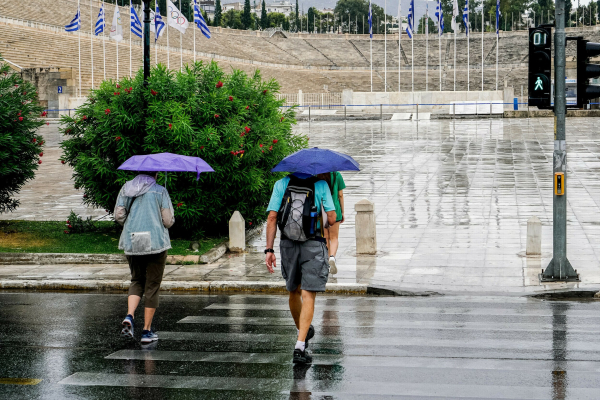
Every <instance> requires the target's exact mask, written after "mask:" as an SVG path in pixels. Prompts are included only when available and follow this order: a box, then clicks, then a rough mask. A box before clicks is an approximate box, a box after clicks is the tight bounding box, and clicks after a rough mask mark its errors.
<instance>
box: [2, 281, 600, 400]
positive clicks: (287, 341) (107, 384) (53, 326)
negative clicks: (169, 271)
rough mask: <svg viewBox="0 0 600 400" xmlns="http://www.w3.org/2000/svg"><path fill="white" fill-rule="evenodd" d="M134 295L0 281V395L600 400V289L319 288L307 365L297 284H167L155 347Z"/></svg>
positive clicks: (4, 397)
mask: <svg viewBox="0 0 600 400" xmlns="http://www.w3.org/2000/svg"><path fill="white" fill-rule="evenodd" d="M125 305H126V295H124V294H59V293H7V292H1V293H0V321H1V322H2V323H1V324H0V360H1V362H0V398H2V399H148V400H151V399H192V398H193V399H198V398H202V399H238V398H239V399H309V398H310V399H359V398H360V399H387V398H398V399H430V400H431V399H474V398H476V399H598V398H599V395H598V393H600V372H599V371H600V338H599V337H598V334H597V333H598V330H599V329H600V316H599V315H600V302H593V301H592V302H554V301H542V300H537V299H528V298H522V297H520V298H519V297H491V296H486V297H483V296H482V297H478V296H438V297H429V298H416V297H405V298H398V297H396V298H386V297H340V296H336V297H334V296H318V297H317V306H316V313H315V318H314V325H315V327H316V336H315V338H314V340H313V341H311V344H310V348H311V349H312V351H313V354H314V362H313V364H312V365H311V366H306V367H298V366H293V364H292V363H291V356H292V354H291V352H292V350H293V346H294V343H295V340H296V339H295V335H296V330H295V328H294V326H293V322H292V319H291V317H290V316H289V313H288V311H287V298H286V297H285V296H275V295H273V296H267V295H231V296H192V295H190V296H185V295H176V296H174V295H163V296H162V297H161V304H160V307H159V309H158V313H157V317H156V324H155V325H156V327H157V329H158V332H159V337H160V339H159V342H158V343H157V344H156V345H155V346H151V347H148V348H143V347H142V346H141V345H140V344H139V343H137V342H130V341H127V340H123V339H121V338H119V336H118V332H119V324H120V321H121V320H122V318H123V312H124V310H125V308H124V307H125ZM138 317H140V318H141V314H140V315H138ZM137 338H138V339H139V331H138V332H137ZM17 379H21V380H17ZM36 380H41V381H36ZM11 383H12V384H11ZM16 383H20V384H16ZM24 383H29V385H25V384H24Z"/></svg>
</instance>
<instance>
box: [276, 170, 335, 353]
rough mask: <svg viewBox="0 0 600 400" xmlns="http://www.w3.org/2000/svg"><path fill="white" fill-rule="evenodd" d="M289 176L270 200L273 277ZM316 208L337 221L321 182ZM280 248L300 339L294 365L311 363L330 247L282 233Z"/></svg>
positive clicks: (318, 240) (322, 240) (298, 176)
mask: <svg viewBox="0 0 600 400" xmlns="http://www.w3.org/2000/svg"><path fill="white" fill-rule="evenodd" d="M294 177H295V178H294V181H295V182H297V181H299V180H303V179H307V178H310V177H312V175H307V174H300V173H295V174H294ZM289 183H290V177H288V176H286V177H285V178H283V179H280V180H278V181H277V182H275V186H274V187H273V194H272V195H271V201H270V202H269V206H268V207H267V212H268V213H269V216H268V217H267V248H266V249H265V263H266V264H267V269H268V270H269V272H270V273H271V274H272V273H273V272H274V267H276V256H275V251H274V250H273V244H274V243H275V233H276V232H277V214H278V213H279V210H280V209H281V202H282V200H283V197H284V195H285V192H286V189H287V187H288V184H289ZM314 189H315V190H314V194H315V199H314V200H315V205H316V206H317V209H318V210H321V208H322V209H323V210H324V211H325V213H326V214H327V222H328V223H333V222H335V205H334V203H333V199H332V198H331V192H330V190H329V187H328V186H327V183H326V182H324V181H322V180H319V181H316V182H315V183H314ZM281 236H282V237H281V240H280V242H279V247H280V250H281V274H282V276H283V278H284V279H285V281H286V285H285V287H286V289H287V291H288V292H289V296H290V297H289V306H290V312H291V314H292V317H293V318H294V322H295V324H296V328H297V329H298V339H297V341H296V346H295V347H294V354H293V362H294V363H301V364H310V363H311V361H312V357H311V356H310V354H309V353H308V351H307V350H306V349H307V348H308V341H309V340H310V339H312V338H313V337H314V335H315V328H314V327H313V326H312V325H311V323H312V319H313V314H314V311H315V298H316V296H317V292H324V291H325V284H326V283H327V280H328V277H329V265H328V264H327V254H328V252H327V247H326V240H325V238H323V237H321V236H320V235H318V236H315V237H314V238H313V239H308V240H306V241H304V242H301V241H294V240H290V239H289V238H287V237H285V236H284V235H283V233H282V235H281Z"/></svg>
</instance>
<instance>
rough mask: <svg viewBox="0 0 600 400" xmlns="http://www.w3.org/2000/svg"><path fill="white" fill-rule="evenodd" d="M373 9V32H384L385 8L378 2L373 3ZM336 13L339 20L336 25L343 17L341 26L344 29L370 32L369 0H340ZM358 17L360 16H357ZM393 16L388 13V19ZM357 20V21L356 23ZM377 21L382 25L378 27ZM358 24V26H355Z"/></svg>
mask: <svg viewBox="0 0 600 400" xmlns="http://www.w3.org/2000/svg"><path fill="white" fill-rule="evenodd" d="M371 11H372V12H373V33H377V32H380V33H383V23H384V21H385V17H384V10H383V8H382V7H380V6H378V5H377V4H374V3H373V4H372V8H371ZM334 14H335V16H336V19H337V22H336V27H337V26H338V24H339V23H340V17H341V28H342V31H346V32H348V31H349V29H351V30H352V32H354V31H355V30H356V31H357V32H363V29H364V32H365V33H366V32H369V23H368V22H367V17H368V15H369V2H368V1H367V0H338V2H337V4H336V5H335V11H334ZM348 16H350V21H351V22H350V25H351V26H350V27H349V26H348ZM363 16H364V25H366V27H365V26H364V25H363ZM355 17H358V18H355ZM390 18H391V16H389V15H388V17H387V19H388V21H389V20H390ZM355 21H356V23H355ZM377 21H379V24H380V25H381V27H380V28H379V29H378V28H377ZM354 25H358V26H354Z"/></svg>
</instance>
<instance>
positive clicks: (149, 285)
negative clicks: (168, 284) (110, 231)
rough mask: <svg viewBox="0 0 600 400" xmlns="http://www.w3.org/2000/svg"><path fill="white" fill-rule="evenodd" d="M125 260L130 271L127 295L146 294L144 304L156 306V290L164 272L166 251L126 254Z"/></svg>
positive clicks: (148, 306)
mask: <svg viewBox="0 0 600 400" xmlns="http://www.w3.org/2000/svg"><path fill="white" fill-rule="evenodd" d="M127 262H129V270H130V271H131V285H129V295H130V296H131V295H134V296H139V297H142V296H143V295H144V294H146V302H145V303H144V306H145V307H147V308H157V307H158V291H159V290H160V284H161V282H162V278H163V273H164V272H165V264H166V262H167V251H166V250H165V251H163V252H162V253H158V254H147V255H143V256H127Z"/></svg>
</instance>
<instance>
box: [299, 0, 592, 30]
mask: <svg viewBox="0 0 600 400" xmlns="http://www.w3.org/2000/svg"><path fill="white" fill-rule="evenodd" d="M598 1H600V0H598ZM295 23H296V31H298V32H300V14H298V0H296V21H295Z"/></svg>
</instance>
